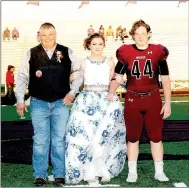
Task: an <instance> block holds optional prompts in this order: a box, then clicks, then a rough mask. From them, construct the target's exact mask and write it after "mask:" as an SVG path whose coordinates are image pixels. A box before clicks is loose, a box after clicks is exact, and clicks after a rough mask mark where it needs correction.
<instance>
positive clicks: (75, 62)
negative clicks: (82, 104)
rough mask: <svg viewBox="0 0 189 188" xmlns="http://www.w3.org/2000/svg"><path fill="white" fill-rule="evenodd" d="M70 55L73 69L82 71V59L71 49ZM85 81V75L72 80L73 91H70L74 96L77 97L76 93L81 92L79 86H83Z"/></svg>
mask: <svg viewBox="0 0 189 188" xmlns="http://www.w3.org/2000/svg"><path fill="white" fill-rule="evenodd" d="M68 54H69V57H70V59H71V61H72V71H73V72H74V71H80V72H82V68H81V60H79V59H78V58H77V57H76V55H75V54H74V53H73V51H72V50H71V49H69V50H68ZM82 83H83V75H82V74H81V76H80V77H79V79H75V80H73V81H72V84H71V91H70V92H69V93H70V94H71V95H72V96H74V97H75V95H76V94H77V93H78V92H79V88H80V87H81V85H82Z"/></svg>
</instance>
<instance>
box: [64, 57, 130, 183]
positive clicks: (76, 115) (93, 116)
mask: <svg viewBox="0 0 189 188" xmlns="http://www.w3.org/2000/svg"><path fill="white" fill-rule="evenodd" d="M84 61H86V69H85V72H84V86H85V87H84V90H83V91H81V92H80V94H79V95H78V97H77V98H76V99H75V101H74V104H73V106H72V109H71V115H70V118H69V121H68V125H67V134H66V158H65V163H66V182H67V183H73V184H74V183H79V182H80V181H81V180H84V181H88V180H91V179H92V180H93V179H94V177H105V178H108V177H109V178H113V177H115V176H118V174H119V173H120V172H121V171H122V170H123V168H124V164H125V159H126V150H127V148H126V128H125V122H124V116H123V107H122V105H121V103H120V101H119V98H118V96H117V95H116V96H114V98H113V101H112V102H110V101H108V100H107V95H108V88H109V82H110V67H109V65H108V63H107V61H108V58H107V57H105V58H104V59H103V60H102V61H93V60H91V59H90V58H89V57H87V58H86V59H84Z"/></svg>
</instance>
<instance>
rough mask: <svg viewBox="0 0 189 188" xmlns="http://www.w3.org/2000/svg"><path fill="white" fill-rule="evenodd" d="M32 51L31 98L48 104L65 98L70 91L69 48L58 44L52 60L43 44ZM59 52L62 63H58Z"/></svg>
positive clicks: (30, 62) (30, 61)
mask: <svg viewBox="0 0 189 188" xmlns="http://www.w3.org/2000/svg"><path fill="white" fill-rule="evenodd" d="M30 51H31V58H30V60H29V66H30V73H29V75H30V80H29V94H30V96H32V97H36V98H38V99H41V100H44V101H47V102H54V101H56V100H58V99H62V98H64V97H65V95H66V94H67V93H68V92H69V91H70V84H69V77H70V72H71V60H70V58H69V56H68V48H67V47H65V46H62V45H59V44H57V46H56V49H55V51H54V54H53V56H52V58H51V59H49V57H48V55H47V54H46V52H45V50H44V48H43V47H42V45H41V44H40V45H38V46H36V47H34V48H32V49H31V50H30ZM57 51H59V52H61V53H62V59H61V62H58V59H57Z"/></svg>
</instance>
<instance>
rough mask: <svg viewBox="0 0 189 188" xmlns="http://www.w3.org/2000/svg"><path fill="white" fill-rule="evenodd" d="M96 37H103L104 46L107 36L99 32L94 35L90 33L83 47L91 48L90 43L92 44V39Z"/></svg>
mask: <svg viewBox="0 0 189 188" xmlns="http://www.w3.org/2000/svg"><path fill="white" fill-rule="evenodd" d="M94 38H101V39H102V40H103V42H104V46H105V38H104V37H103V36H102V35H101V34H99V33H93V34H92V35H90V36H89V37H87V38H86V39H85V40H84V42H83V47H84V49H85V50H86V49H87V50H90V48H89V45H90V44H91V41H92V40H93V39H94Z"/></svg>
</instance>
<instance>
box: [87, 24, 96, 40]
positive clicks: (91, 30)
mask: <svg viewBox="0 0 189 188" xmlns="http://www.w3.org/2000/svg"><path fill="white" fill-rule="evenodd" d="M94 32H95V31H94V29H93V26H92V25H90V27H89V29H88V30H87V35H88V37H89V36H91V35H92V34H93V33H94Z"/></svg>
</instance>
